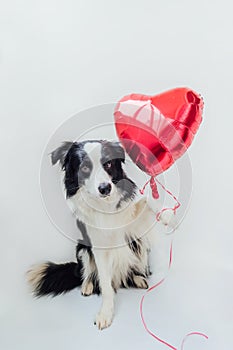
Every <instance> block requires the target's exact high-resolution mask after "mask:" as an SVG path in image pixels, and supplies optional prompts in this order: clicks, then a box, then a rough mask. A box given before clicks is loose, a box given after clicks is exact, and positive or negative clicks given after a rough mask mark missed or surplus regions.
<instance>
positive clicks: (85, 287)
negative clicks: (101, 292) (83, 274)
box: [81, 280, 94, 297]
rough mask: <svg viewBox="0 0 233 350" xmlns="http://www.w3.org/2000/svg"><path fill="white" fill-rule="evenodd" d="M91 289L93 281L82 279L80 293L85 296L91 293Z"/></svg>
mask: <svg viewBox="0 0 233 350" xmlns="http://www.w3.org/2000/svg"><path fill="white" fill-rule="evenodd" d="M93 289H94V286H93V283H92V282H91V281H89V280H87V281H84V282H83V284H82V288H81V293H82V295H84V296H85V297H87V296H89V295H91V294H92V293H93Z"/></svg>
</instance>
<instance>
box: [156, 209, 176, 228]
mask: <svg viewBox="0 0 233 350" xmlns="http://www.w3.org/2000/svg"><path fill="white" fill-rule="evenodd" d="M158 220H159V221H160V222H161V223H162V224H163V225H165V226H169V227H171V228H175V227H176V226H177V220H176V215H175V213H174V210H173V209H166V210H164V211H162V213H161V214H160V215H159V217H158Z"/></svg>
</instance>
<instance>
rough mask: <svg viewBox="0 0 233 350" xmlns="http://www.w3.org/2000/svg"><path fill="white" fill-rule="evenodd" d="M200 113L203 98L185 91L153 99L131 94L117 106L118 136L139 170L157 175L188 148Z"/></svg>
mask: <svg viewBox="0 0 233 350" xmlns="http://www.w3.org/2000/svg"><path fill="white" fill-rule="evenodd" d="M202 111H203V100H202V98H201V97H200V95H198V94H197V93H195V92H194V91H193V90H191V89H188V88H176V89H173V90H170V91H166V92H163V93H161V94H159V95H155V96H146V95H141V94H131V95H128V96H125V97H123V98H122V99H121V100H120V101H119V102H118V103H117V105H116V108H115V111H114V118H115V126H116V131H117V135H118V137H119V139H120V141H121V143H122V145H123V146H124V148H125V150H126V152H127V153H128V154H129V156H130V157H131V159H132V160H133V161H134V162H135V163H136V164H137V165H138V167H139V168H140V169H142V170H143V171H145V172H147V173H148V174H149V175H151V176H156V175H158V174H160V173H162V172H163V171H165V170H166V169H168V168H169V167H170V166H171V165H172V164H173V163H174V162H175V160H176V159H178V158H179V157H181V156H182V154H184V152H185V151H186V150H187V148H188V147H189V146H190V145H191V143H192V140H193V138H194V135H195V133H196V132H197V129H198V127H199V125H200V123H201V121H202Z"/></svg>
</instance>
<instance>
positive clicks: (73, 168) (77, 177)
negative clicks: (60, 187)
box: [63, 142, 93, 197]
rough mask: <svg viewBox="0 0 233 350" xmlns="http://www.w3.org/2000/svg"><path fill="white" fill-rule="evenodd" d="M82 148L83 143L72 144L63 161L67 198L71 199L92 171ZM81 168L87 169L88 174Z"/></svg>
mask: <svg viewBox="0 0 233 350" xmlns="http://www.w3.org/2000/svg"><path fill="white" fill-rule="evenodd" d="M83 147H84V143H83V142H80V143H73V145H72V146H71V148H70V149H69V151H68V153H67V155H66V158H65V161H64V165H63V170H64V171H65V178H64V183H65V188H66V195H67V197H71V196H73V195H75V194H76V192H77V191H78V189H79V188H80V187H81V186H82V185H83V184H84V182H85V179H87V178H88V177H89V176H90V174H91V171H92V167H93V166H92V162H91V160H90V158H89V157H88V155H87V153H86V152H85V151H84V149H83ZM83 166H86V167H88V168H89V172H83V171H82V167H83Z"/></svg>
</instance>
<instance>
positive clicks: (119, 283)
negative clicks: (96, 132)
mask: <svg viewBox="0 0 233 350" xmlns="http://www.w3.org/2000/svg"><path fill="white" fill-rule="evenodd" d="M51 161H52V164H53V165H55V164H57V163H59V164H60V166H61V170H62V174H63V177H64V191H65V196H66V199H67V202H68V204H69V206H70V207H71V209H72V210H73V212H74V214H75V217H76V220H77V226H78V228H79V230H80V231H81V234H82V238H83V239H81V240H79V241H78V243H77V247H76V258H77V262H68V263H65V264H55V263H53V262H46V263H44V264H41V265H36V266H34V267H32V268H31V269H30V270H29V271H28V273H27V275H28V281H29V283H30V285H31V286H32V290H33V293H34V295H35V296H37V297H41V296H44V295H51V296H56V295H59V294H62V293H65V292H68V291H70V290H72V289H74V288H76V287H78V286H81V293H82V295H84V296H88V295H91V294H93V293H94V294H101V296H102V305H101V308H100V311H99V312H98V314H97V316H96V318H95V324H96V325H97V327H98V328H99V329H104V328H106V327H109V326H110V325H111V323H112V320H113V316H114V298H115V293H116V291H117V290H118V289H119V288H121V287H123V288H129V287H134V288H144V289H147V288H148V282H147V279H148V277H149V276H150V274H151V271H150V266H149V252H150V248H151V245H152V243H153V238H154V235H155V222H156V220H155V211H154V210H153V209H152V208H151V206H150V205H149V204H148V201H147V199H146V198H145V197H143V198H141V197H140V198H139V197H138V194H137V193H138V189H137V186H136V184H135V182H134V181H133V180H131V179H130V178H129V177H127V175H126V172H125V170H124V163H125V152H124V149H123V148H122V147H121V145H120V144H119V143H118V142H111V141H106V140H87V141H82V142H64V143H63V144H62V145H61V146H60V147H58V148H57V149H55V150H54V151H53V152H52V153H51ZM169 220H170V217H169V218H168V217H164V216H163V217H161V221H162V222H163V223H164V224H168V221H169Z"/></svg>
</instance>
